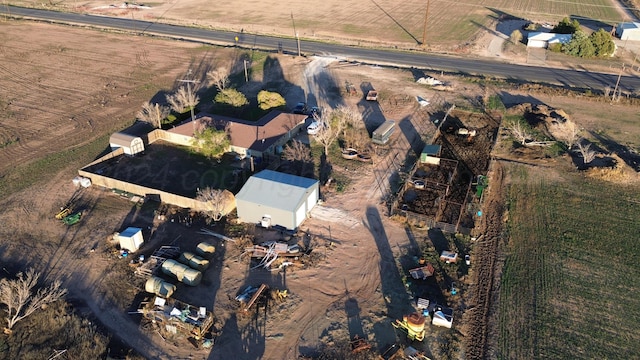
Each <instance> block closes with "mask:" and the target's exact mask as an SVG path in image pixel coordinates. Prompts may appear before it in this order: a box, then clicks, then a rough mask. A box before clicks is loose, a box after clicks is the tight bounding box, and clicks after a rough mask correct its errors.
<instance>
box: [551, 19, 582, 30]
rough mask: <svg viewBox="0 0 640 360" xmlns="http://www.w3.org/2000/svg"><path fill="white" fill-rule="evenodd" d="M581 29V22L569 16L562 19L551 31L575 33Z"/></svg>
mask: <svg viewBox="0 0 640 360" xmlns="http://www.w3.org/2000/svg"><path fill="white" fill-rule="evenodd" d="M579 29H580V23H579V22H578V20H575V19H574V20H573V21H572V20H571V19H569V18H568V17H565V18H563V19H562V20H560V22H559V23H558V25H556V26H555V27H554V28H553V30H551V32H554V33H557V34H573V33H575V32H576V31H578V30H579Z"/></svg>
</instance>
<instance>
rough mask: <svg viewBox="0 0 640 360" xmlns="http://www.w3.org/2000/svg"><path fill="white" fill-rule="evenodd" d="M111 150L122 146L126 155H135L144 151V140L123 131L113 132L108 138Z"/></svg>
mask: <svg viewBox="0 0 640 360" xmlns="http://www.w3.org/2000/svg"><path fill="white" fill-rule="evenodd" d="M109 146H110V147H111V151H115V150H116V149H118V148H122V150H124V153H125V154H127V155H135V154H138V153H141V152H143V151H144V142H143V141H142V139H141V138H139V137H137V136H133V135H129V134H125V133H119V132H118V133H114V134H113V135H111V137H110V138H109Z"/></svg>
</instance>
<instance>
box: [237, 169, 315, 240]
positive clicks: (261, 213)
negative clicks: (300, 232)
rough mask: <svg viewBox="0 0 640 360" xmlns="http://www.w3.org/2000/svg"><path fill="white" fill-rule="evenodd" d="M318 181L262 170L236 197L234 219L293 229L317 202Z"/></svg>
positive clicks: (252, 177)
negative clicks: (236, 216) (235, 217)
mask: <svg viewBox="0 0 640 360" xmlns="http://www.w3.org/2000/svg"><path fill="white" fill-rule="evenodd" d="M318 191H319V189H318V180H314V179H308V178H305V177H301V176H295V175H289V174H285V173H280V172H277V171H272V170H262V171H260V172H259V173H257V174H255V175H253V176H251V177H250V178H249V180H248V181H247V182H246V183H245V184H244V186H243V187H242V189H241V190H240V192H238V194H237V195H236V204H237V211H238V218H239V219H240V220H241V221H243V222H248V223H254V224H261V225H262V226H264V227H270V226H282V227H284V228H287V229H289V230H294V229H296V228H297V227H298V226H300V224H302V222H303V221H304V220H305V219H306V218H307V215H308V214H309V212H310V211H311V209H313V207H314V206H315V205H316V203H317V202H318V198H319V193H318Z"/></svg>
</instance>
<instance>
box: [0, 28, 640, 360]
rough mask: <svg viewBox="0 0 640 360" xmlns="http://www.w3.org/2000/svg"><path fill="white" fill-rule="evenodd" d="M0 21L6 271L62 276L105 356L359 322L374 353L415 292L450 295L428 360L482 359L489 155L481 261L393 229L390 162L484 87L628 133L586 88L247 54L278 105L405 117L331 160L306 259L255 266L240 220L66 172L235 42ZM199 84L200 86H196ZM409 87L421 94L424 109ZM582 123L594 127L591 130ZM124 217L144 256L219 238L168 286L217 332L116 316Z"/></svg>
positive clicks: (218, 345) (320, 332)
mask: <svg viewBox="0 0 640 360" xmlns="http://www.w3.org/2000/svg"><path fill="white" fill-rule="evenodd" d="M0 27H1V29H2V33H1V35H0V36H2V40H3V41H2V45H1V46H0V63H1V64H2V65H0V73H2V74H3V76H1V77H0V107H2V109H3V112H2V115H1V116H0V145H1V147H0V190H1V191H0V193H1V194H2V200H1V201H2V203H1V206H2V208H3V211H2V212H1V213H0V222H2V224H3V226H2V228H1V229H0V261H1V263H2V267H3V269H4V270H5V271H6V272H7V273H15V272H17V271H19V270H20V269H24V268H26V267H34V268H35V269H37V270H38V271H41V272H43V274H45V278H46V280H53V279H62V280H63V284H64V286H65V287H66V288H68V289H69V295H68V299H69V300H70V301H71V302H72V303H73V304H74V306H76V308H77V309H78V310H79V311H80V312H81V313H83V314H85V315H87V316H88V317H89V318H91V319H92V321H95V322H96V323H98V324H100V327H101V329H103V330H104V331H105V332H107V333H109V334H110V335H111V336H112V337H113V338H114V339H115V340H117V341H115V340H114V341H113V342H112V343H111V344H110V345H109V348H110V349H111V352H112V353H113V354H116V353H117V352H118V351H119V350H120V349H121V348H122V347H130V348H132V349H134V350H135V351H136V352H137V353H138V354H140V356H142V357H144V358H147V359H228V358H230V357H236V358H240V359H296V358H299V357H300V356H314V355H318V354H320V353H321V352H323V351H326V352H330V351H336V350H335V349H347V352H348V350H349V349H348V346H349V344H348V341H349V340H350V339H351V338H352V337H353V336H355V335H359V336H361V337H364V338H365V339H366V340H367V341H368V342H370V343H371V344H372V345H373V351H375V352H379V351H380V350H381V349H383V348H384V347H385V346H387V345H389V344H391V343H394V342H396V341H397V340H398V339H399V341H400V342H404V344H408V343H407V342H405V341H404V340H403V339H404V337H403V336H402V335H401V333H396V330H395V329H394V328H393V326H392V322H393V321H394V320H395V319H401V318H402V316H403V315H406V314H407V313H408V312H410V311H413V310H412V308H413V305H414V304H413V302H414V301H415V296H416V295H418V294H422V293H423V292H424V293H425V294H426V295H429V294H431V295H433V296H434V297H435V298H437V299H439V300H440V301H446V302H447V303H448V304H449V305H450V306H452V307H454V309H455V311H456V317H455V320H454V329H453V330H448V329H441V328H437V327H434V326H430V325H428V336H427V338H426V339H425V341H424V342H423V343H421V344H416V343H414V344H413V345H414V346H417V347H420V348H421V349H422V350H424V351H425V353H426V354H427V355H428V356H430V357H432V358H444V357H449V358H461V357H464V356H465V355H464V354H465V353H466V354H467V355H466V357H467V358H473V359H476V358H477V359H480V358H484V357H485V356H486V354H487V351H488V348H489V347H490V346H491V343H492V342H491V339H490V338H489V335H490V334H492V333H491V319H492V316H494V314H493V313H492V311H491V299H492V296H493V294H494V292H493V289H495V286H497V282H496V274H498V273H499V272H498V271H497V269H498V268H499V263H498V262H497V260H496V257H495V254H496V247H497V245H498V239H499V237H500V234H501V224H502V221H503V218H502V209H503V204H502V202H501V198H502V196H503V194H502V193H501V188H502V186H500V185H501V184H502V181H503V176H502V171H501V167H500V166H499V165H494V166H492V167H491V172H490V174H489V177H490V179H491V180H490V181H491V182H490V184H491V185H492V186H495V188H494V189H495V190H494V189H491V187H490V189H491V190H490V191H489V192H488V195H487V196H488V197H487V198H486V199H485V208H484V209H483V210H484V213H485V216H484V217H483V218H482V219H481V220H482V221H481V222H480V224H479V226H478V227H477V229H476V230H474V236H477V239H478V242H477V244H474V245H467V244H461V245H460V247H461V248H464V249H466V250H469V251H470V253H471V255H472V256H473V259H474V261H475V259H479V260H478V261H479V262H478V263H477V265H476V264H475V263H474V264H473V265H471V267H464V266H460V267H453V266H449V265H450V264H444V263H441V262H438V261H439V260H437V256H436V249H439V248H441V247H443V246H445V247H446V246H453V245H449V244H448V241H451V242H452V243H453V242H455V241H456V240H455V239H453V238H448V237H445V236H444V235H442V233H439V232H434V231H428V230H427V229H417V228H411V227H406V226H405V224H403V223H401V222H399V221H395V220H394V219H392V218H389V217H388V216H387V215H388V209H387V207H386V206H385V202H384V201H383V200H384V194H385V190H384V189H386V188H387V186H388V183H389V182H390V181H392V180H391V179H393V178H394V177H393V176H392V175H393V174H394V172H395V171H396V170H398V169H399V168H401V167H402V166H403V162H404V159H405V158H406V155H407V153H408V152H409V151H410V150H413V151H415V150H416V149H412V148H411V147H412V145H413V144H415V143H416V139H419V138H420V137H421V136H422V137H425V138H427V139H430V138H431V136H432V135H433V133H434V132H435V126H434V125H433V123H432V120H433V119H432V115H433V114H442V111H443V109H445V108H446V107H445V106H446V105H447V104H451V103H456V104H457V105H460V106H459V107H461V108H462V107H465V106H466V107H468V108H472V107H473V104H475V103H476V100H477V99H478V98H482V97H483V96H485V95H487V93H491V94H494V93H497V94H500V95H501V96H502V97H503V98H505V99H508V100H509V102H510V103H513V104H515V103H519V102H528V103H533V102H534V101H536V100H537V101H539V102H544V103H547V104H549V105H553V106H558V107H561V106H563V105H564V104H566V105H567V106H573V108H571V109H569V110H568V112H569V113H570V114H571V116H572V118H573V119H575V121H577V122H578V123H580V124H581V125H583V126H584V127H591V126H593V128H595V129H602V130H603V132H604V133H607V134H608V133H610V132H613V131H620V132H621V133H622V134H625V130H624V127H622V128H620V130H615V129H618V128H617V126H616V125H613V124H614V119H611V120H610V121H606V122H605V121H601V120H602V119H600V118H599V116H596V115H594V114H599V113H601V112H602V111H603V110H602V108H603V103H602V102H598V101H585V102H580V106H576V105H575V104H576V103H577V102H578V101H579V100H580V99H576V98H575V97H574V98H568V97H566V96H565V95H563V94H546V93H538V92H536V91H535V90H532V89H529V90H527V89H515V88H514V89H510V88H505V89H498V88H491V86H485V87H483V86H481V85H479V84H477V83H474V82H472V81H469V80H465V79H459V78H455V77H452V76H448V75H444V74H424V73H421V72H420V71H413V72H412V71H409V70H399V69H388V68H382V67H371V66H361V65H356V64H343V63H339V62H337V61H334V59H306V58H294V57H288V56H277V55H269V57H268V58H267V57H266V55H256V58H255V60H254V61H255V63H254V64H253V65H252V68H251V78H250V81H248V82H246V83H244V84H243V81H244V78H243V79H242V81H240V82H239V89H240V90H241V91H245V92H246V93H250V94H255V93H256V92H257V90H259V89H261V88H263V87H268V88H270V89H276V90H277V91H279V92H280V93H282V94H283V95H284V96H285V98H286V99H287V103H288V105H289V106H292V105H293V104H295V103H296V102H298V101H307V102H308V103H310V104H318V105H322V106H331V107H336V106H338V105H347V106H352V107H357V108H358V109H359V110H360V112H361V113H362V114H363V117H364V122H365V126H366V128H367V129H373V128H375V126H376V125H379V124H381V123H382V122H384V121H385V120H388V119H391V120H396V121H398V122H399V124H400V130H399V131H397V133H396V134H395V135H394V138H393V140H392V142H391V145H390V146H388V147H385V148H381V149H380V150H379V152H377V153H376V156H375V157H374V161H373V164H358V165H356V164H355V163H350V162H348V161H340V160H335V161H334V162H333V164H332V165H333V172H334V174H335V177H336V179H338V178H341V179H348V181H345V182H344V184H345V185H344V188H341V189H338V188H337V187H336V186H335V185H333V186H328V187H324V188H323V189H322V191H323V197H324V203H323V204H322V205H321V206H320V207H318V208H317V209H316V210H314V212H313V213H312V217H311V218H310V219H308V220H307V221H306V222H305V223H304V224H303V226H302V227H301V229H300V230H301V232H300V233H301V237H300V238H299V240H300V241H301V242H302V243H305V241H306V243H307V244H308V245H310V246H311V245H312V248H313V251H312V254H316V255H317V257H315V258H314V261H312V262H310V263H309V264H307V265H305V266H304V267H289V268H286V269H285V270H282V269H280V270H274V271H265V270H260V269H255V270H251V264H250V262H249V261H248V259H246V258H244V257H240V254H241V253H242V252H243V250H244V248H243V245H246V244H247V243H246V242H244V241H242V239H245V240H246V239H247V237H246V236H245V237H244V238H243V237H241V236H239V233H233V232H240V230H239V229H238V226H237V225H235V224H232V223H231V222H230V223H229V224H228V225H227V227H226V228H222V227H221V226H218V227H212V229H214V230H215V231H219V232H222V231H229V232H230V233H229V234H228V235H229V236H235V235H238V236H237V237H234V239H237V240H236V242H235V243H234V242H230V241H226V242H225V241H221V240H216V239H215V238H212V237H210V236H207V235H203V234H200V233H199V230H200V229H201V228H202V227H205V226H206V225H204V224H202V223H199V222H198V221H194V222H190V221H186V220H185V219H188V218H189V217H190V216H191V214H188V213H181V212H171V211H170V210H169V211H168V212H167V213H166V215H167V216H165V217H162V218H160V219H159V218H158V216H157V214H158V212H157V211H158V210H160V209H161V207H160V205H159V204H154V203H153V202H148V203H146V204H144V205H142V206H140V205H137V204H134V203H132V202H131V201H129V200H128V199H124V198H122V197H121V196H118V195H116V194H114V193H112V192H111V191H110V190H108V189H98V188H88V189H85V190H82V191H78V190H77V189H76V188H75V187H74V186H73V184H72V182H71V179H72V178H73V177H74V176H75V174H76V171H77V169H78V168H80V167H82V166H84V165H86V164H87V163H89V162H90V161H92V160H93V159H94V158H96V157H97V156H98V155H99V154H100V153H101V152H103V151H104V149H105V148H106V147H107V146H108V135H109V134H110V133H112V132H114V131H118V130H120V129H122V128H124V127H126V126H128V125H130V124H131V123H132V122H133V119H134V117H135V113H136V112H137V111H138V110H139V108H140V105H141V104H142V103H143V102H145V101H150V100H153V101H162V100H163V98H164V95H165V94H166V93H169V92H171V91H173V90H174V89H175V88H176V87H177V82H176V80H178V79H181V78H182V77H183V76H184V75H185V74H186V73H187V71H188V69H192V70H194V72H195V73H196V76H200V78H201V79H203V82H204V79H205V78H206V76H205V74H206V71H208V70H209V69H212V68H215V67H216V66H218V64H220V63H225V62H229V61H234V60H237V59H239V58H241V56H240V55H241V54H240V52H241V50H237V49H219V48H213V47H207V46H201V45H193V44H187V43H181V42H173V41H166V40H158V39H151V38H146V37H130V36H126V35H117V34H111V33H108V32H101V31H94V30H86V29H77V28H72V27H62V26H54V25H48V24H39V23H26V22H3V23H0ZM265 58H267V59H265ZM260 59H261V60H260ZM423 76H434V77H436V78H438V79H439V80H442V81H444V82H446V83H447V86H446V87H445V88H444V89H445V91H437V90H434V89H433V88H431V87H428V86H425V85H420V84H416V82H415V80H416V79H417V78H419V77H423ZM347 82H348V83H350V84H354V85H355V87H356V94H355V95H352V96H349V95H348V92H347V87H346V84H347ZM370 87H375V89H377V90H379V92H380V97H379V100H378V102H367V101H365V100H364V98H363V93H364V91H366V90H367V89H369V88H370ZM447 90H448V91H447ZM201 94H202V97H203V98H205V96H207V95H206V94H208V92H207V89H206V88H203V89H202V92H201ZM416 96H420V97H422V98H424V99H428V100H429V101H430V102H431V104H430V105H429V106H428V107H426V108H423V107H421V106H420V105H419V103H418V101H417V99H416ZM206 101H210V98H209V99H206ZM505 102H507V101H505ZM556 104H557V105H556ZM606 106H611V108H612V109H615V111H616V113H617V114H618V117H619V118H620V119H622V120H620V121H622V123H623V124H625V125H624V126H626V127H632V126H634V125H633V121H632V120H629V119H634V116H636V115H635V114H637V109H635V108H633V107H629V106H625V105H623V104H613V105H606ZM470 114H473V113H470ZM433 116H436V115H433ZM460 116H462V115H460ZM603 116H605V114H603ZM469 118H472V115H469ZM465 120H466V119H464V118H461V121H462V122H463V123H464V121H465ZM592 134H593V135H592V137H593V138H595V136H596V135H600V133H599V132H594V133H592ZM613 135H615V134H613ZM307 140H309V139H307ZM627 141H628V142H624V143H622V144H621V145H624V146H626V147H627V148H631V149H633V148H634V147H636V148H637V146H638V143H637V138H636V139H634V138H632V137H631V135H629V138H628V140H627ZM418 150H419V149H418ZM78 152H81V153H80V154H79V153H78ZM60 154H62V155H60ZM414 155H415V154H414ZM553 161H554V160H549V159H541V160H540V161H539V162H540V163H542V164H552V163H553ZM72 198H73V199H74V203H75V205H76V207H77V208H81V209H82V210H83V217H82V221H81V222H80V223H79V224H77V225H75V226H73V227H67V226H65V225H63V224H61V223H60V222H59V221H57V220H55V219H54V214H55V212H56V211H57V210H58V209H59V208H60V206H62V205H64V204H65V203H67V202H68V201H69V199H72ZM132 225H133V226H139V227H141V228H143V229H144V234H145V238H146V239H147V240H148V241H147V243H146V244H145V246H144V247H143V248H142V252H143V253H144V254H146V255H150V254H151V253H152V252H153V250H154V249H155V248H156V247H158V246H159V245H170V244H173V245H178V246H180V247H181V248H182V249H184V250H193V249H194V247H195V245H196V244H197V243H198V242H200V241H208V242H212V243H214V244H215V245H216V247H217V251H216V255H215V257H214V259H213V260H212V266H211V268H210V269H209V270H207V271H206V272H205V274H204V278H203V281H202V284H201V285H199V286H197V287H186V286H184V285H179V286H178V289H177V292H176V294H175V297H176V298H178V299H181V300H184V301H186V302H189V303H192V304H194V305H197V306H205V307H206V308H207V309H208V310H210V311H212V312H213V313H214V315H215V318H216V321H215V329H216V332H217V337H216V339H215V345H214V346H213V348H212V349H202V348H196V347H194V346H193V345H192V344H191V343H189V342H188V341H186V340H185V339H177V340H175V341H174V340H172V339H166V338H163V337H161V336H160V335H159V334H158V333H156V332H154V331H149V330H145V329H141V325H144V324H142V323H141V319H140V317H139V315H136V314H130V313H129V312H135V309H136V308H137V306H138V303H139V302H140V300H142V298H143V295H144V292H143V291H142V288H141V282H140V280H139V279H137V278H136V277H134V276H133V275H132V274H133V268H132V267H131V266H130V265H129V259H128V258H122V257H121V256H119V253H118V252H117V251H115V248H114V247H113V246H112V245H110V244H109V243H108V241H107V239H108V238H109V236H110V235H111V234H113V232H115V231H122V230H123V229H124V228H126V227H127V226H132ZM243 231H244V230H243ZM247 231H248V232H247V234H248V235H250V236H249V238H250V237H251V235H252V236H254V237H255V242H261V241H263V240H270V239H273V238H274V236H275V237H276V238H279V237H282V239H283V240H288V241H292V240H293V241H295V240H296V239H287V238H285V237H284V235H282V234H279V233H270V234H267V233H264V232H262V231H259V230H257V229H251V228H249V229H248V230H247ZM480 235H484V236H483V237H480ZM459 241H460V242H462V241H463V240H459ZM464 241H468V239H466V238H465V239H464ZM425 254H427V255H429V256H431V257H433V259H434V261H435V263H436V264H438V268H439V269H442V273H447V274H449V273H451V274H455V275H456V277H457V276H458V275H460V277H459V280H458V281H459V288H460V293H459V295H453V294H451V293H450V292H449V290H448V289H449V286H450V285H451V284H450V281H451V279H443V278H442V277H440V278H438V280H439V281H438V282H437V283H431V284H430V285H427V284H422V283H420V282H415V283H412V284H411V285H407V274H406V273H405V272H404V270H406V269H407V268H408V266H412V265H415V264H417V261H418V259H419V258H420V257H423V256H425ZM480 259H481V260H480ZM447 266H449V267H447ZM434 281H435V280H434ZM262 283H266V284H268V285H269V286H270V287H272V288H276V289H285V288H286V289H287V290H288V292H289V296H288V299H287V300H286V301H284V302H282V303H276V304H272V305H270V306H268V307H267V308H264V307H259V311H256V312H252V313H251V314H250V315H249V316H246V315H244V314H243V313H242V312H238V302H237V301H236V300H235V296H236V295H237V294H238V291H239V290H241V289H243V288H245V287H246V286H249V285H250V286H256V285H259V284H262ZM422 285H424V286H425V288H424V289H423V290H424V291H423V290H420V289H421V286H422ZM485 285H489V286H485ZM416 289H418V290H419V291H416ZM425 289H429V290H428V291H427V290H425ZM142 328H144V326H142ZM149 329H153V328H149ZM371 356H373V355H371ZM59 358H61V359H64V358H65V356H64V355H63V356H60V357H59ZM333 358H343V355H335V356H333Z"/></svg>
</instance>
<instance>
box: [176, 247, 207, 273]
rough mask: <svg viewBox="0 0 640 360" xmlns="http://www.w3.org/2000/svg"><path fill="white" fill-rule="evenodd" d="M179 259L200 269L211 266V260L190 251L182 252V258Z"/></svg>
mask: <svg viewBox="0 0 640 360" xmlns="http://www.w3.org/2000/svg"><path fill="white" fill-rule="evenodd" d="M178 261H180V262H181V263H183V264H185V265H188V266H190V267H191V268H193V269H196V270H198V271H205V270H206V269H207V268H208V267H209V260H205V259H203V258H201V257H200V256H197V255H196V254H194V253H190V252H188V251H185V252H183V253H182V254H180V258H179V259H178Z"/></svg>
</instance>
